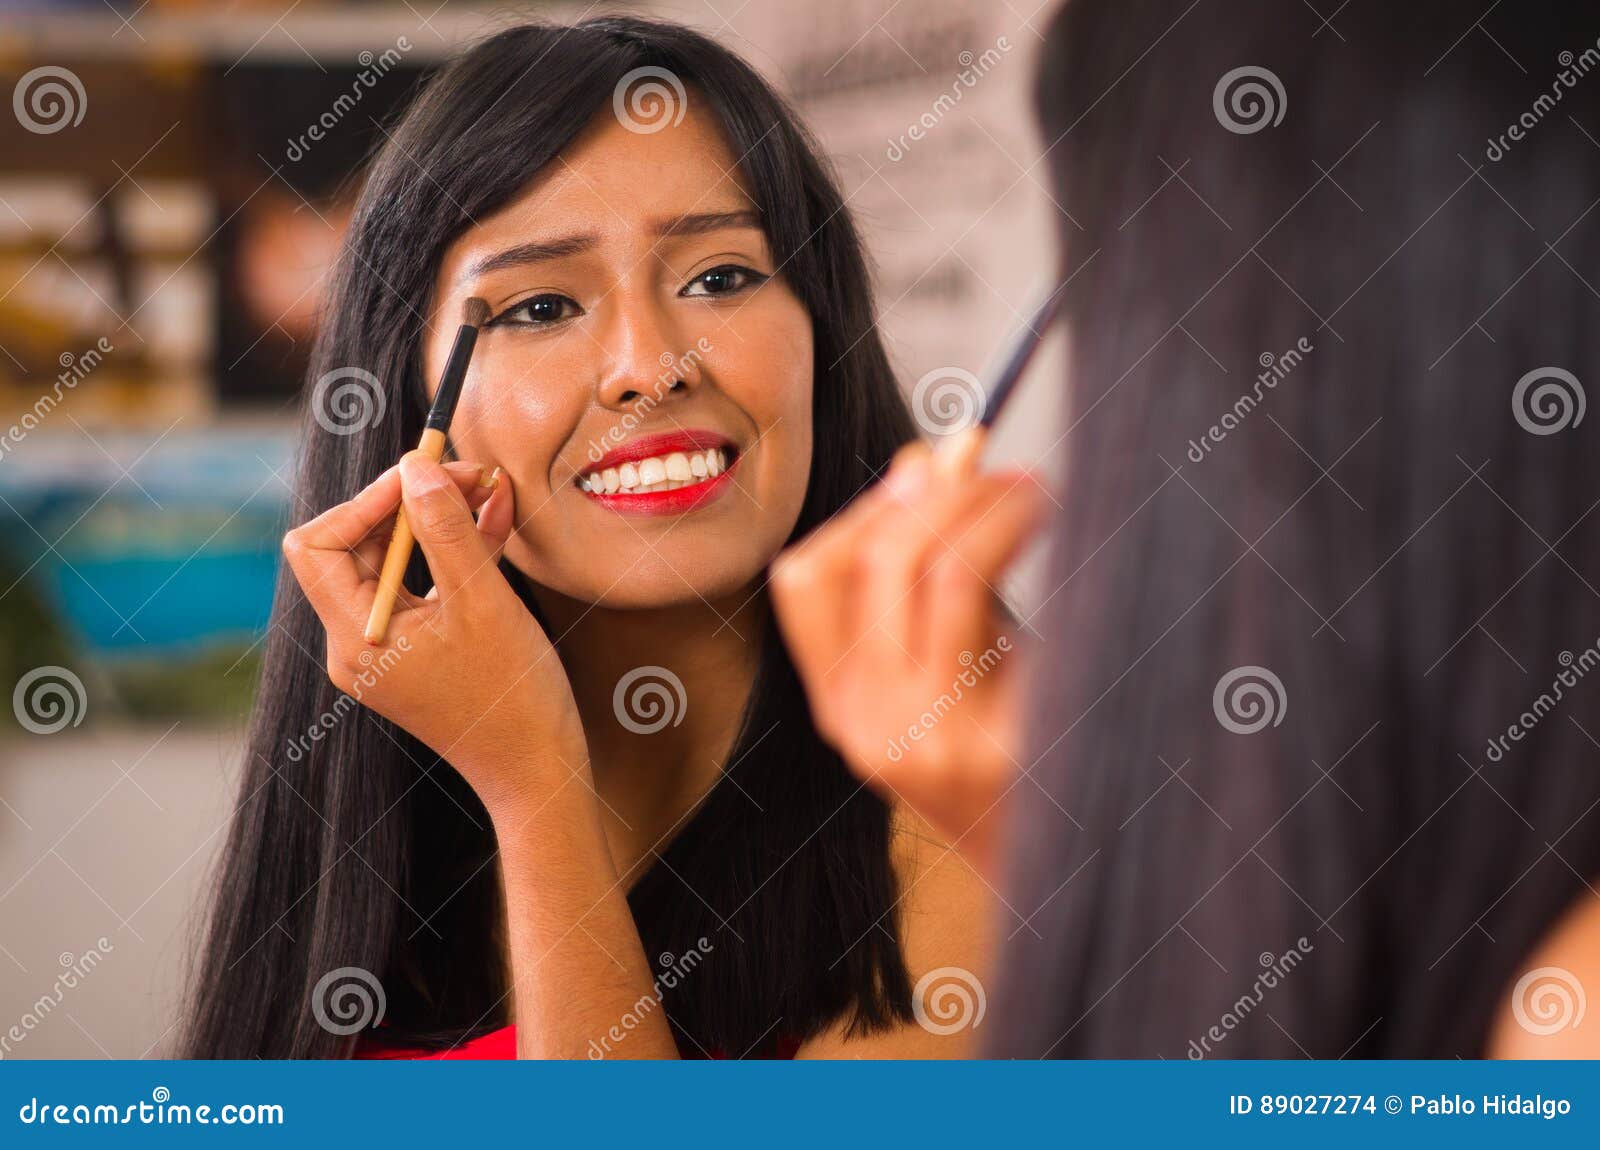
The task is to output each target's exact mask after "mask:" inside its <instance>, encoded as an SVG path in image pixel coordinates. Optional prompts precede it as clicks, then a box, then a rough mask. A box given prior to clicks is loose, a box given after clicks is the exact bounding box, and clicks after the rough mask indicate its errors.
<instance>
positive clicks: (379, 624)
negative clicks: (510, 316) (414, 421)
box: [366, 296, 489, 643]
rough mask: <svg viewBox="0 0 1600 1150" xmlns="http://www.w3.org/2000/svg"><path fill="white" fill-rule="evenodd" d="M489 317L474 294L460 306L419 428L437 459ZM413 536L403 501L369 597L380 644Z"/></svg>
mask: <svg viewBox="0 0 1600 1150" xmlns="http://www.w3.org/2000/svg"><path fill="white" fill-rule="evenodd" d="M488 318H489V305H488V304H486V303H484V302H483V300H481V299H479V298H478V297H477V296H473V297H472V298H471V299H469V300H467V302H466V304H465V305H464V306H463V307H462V309H461V327H460V328H459V329H458V330H457V331H456V341H455V343H454V344H453V345H451V348H450V358H449V360H447V361H446V362H445V365H444V374H443V375H442V376H440V377H439V390H438V392H437V393H436V394H435V395H434V397H433V406H432V407H431V408H429V409H428V420H427V422H426V423H425V424H423V427H422V438H421V440H419V441H418V443H417V450H418V451H420V452H422V453H423V454H424V455H426V456H428V458H429V459H433V460H435V461H437V460H438V459H440V458H441V457H443V455H444V446H445V435H446V434H447V433H448V432H449V430H450V417H451V416H453V415H454V414H455V412H456V401H457V400H459V399H460V398H461V385H462V383H463V381H465V380H466V378H467V365H468V364H469V363H471V362H472V348H473V346H474V345H475V344H476V343H477V342H478V329H479V328H481V327H482V326H483V325H484V322H485V321H486V320H488ZM415 542H416V537H415V536H414V535H413V534H412V533H411V525H410V524H409V523H408V522H406V508H405V504H404V503H402V504H401V505H400V510H399V511H398V512H397V513H396V514H395V519H394V535H393V536H392V537H391V538H390V539H389V550H388V551H387V552H386V553H385V554H384V557H383V570H382V571H381V572H380V573H379V575H378V593H377V594H376V595H375V596H374V597H373V599H372V613H371V614H370V615H368V616H367V630H366V637H367V642H369V643H381V642H383V637H384V635H385V634H387V633H388V630H389V616H390V615H391V614H392V613H393V612H394V601H395V598H396V596H398V595H399V594H400V585H401V579H402V578H403V576H404V575H405V573H406V566H407V565H408V564H409V563H410V562H411V549H412V547H413V546H414V545H415Z"/></svg>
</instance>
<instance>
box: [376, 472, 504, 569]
mask: <svg viewBox="0 0 1600 1150" xmlns="http://www.w3.org/2000/svg"><path fill="white" fill-rule="evenodd" d="M440 466H442V467H443V468H444V469H445V472H446V473H447V474H449V476H450V478H452V479H454V480H455V481H456V485H457V486H458V487H459V488H460V489H461V494H462V495H464V496H465V497H466V500H467V506H469V507H472V508H474V509H481V508H482V507H483V506H484V505H485V504H487V503H488V501H489V498H490V497H491V496H492V495H493V494H494V492H495V489H496V488H497V487H498V485H499V478H498V476H499V473H500V469H499V468H498V467H497V468H495V473H494V474H493V475H490V474H488V473H487V472H486V471H485V470H484V468H483V466H482V465H481V464H477V463H462V462H454V463H445V464H441V465H440ZM390 471H392V472H393V474H394V476H395V479H394V481H393V488H394V506H393V507H392V508H391V509H390V514H389V516H388V517H386V518H385V519H384V520H383V521H382V523H380V524H379V526H378V528H377V529H376V530H374V531H373V532H371V533H370V534H369V535H368V536H367V538H366V539H364V540H362V542H361V544H360V545H359V546H357V547H356V548H355V549H354V550H355V557H356V566H357V567H358V569H359V570H360V572H361V577H362V579H363V580H367V579H377V577H378V572H379V571H380V570H381V569H382V567H383V557H384V555H385V554H386V553H387V552H388V550H389V536H390V534H391V533H392V532H393V530H394V515H393V513H394V511H395V510H398V509H399V506H400V488H399V475H400V465H399V464H396V465H395V466H394V467H392V468H391V469H390ZM386 474H387V473H386Z"/></svg>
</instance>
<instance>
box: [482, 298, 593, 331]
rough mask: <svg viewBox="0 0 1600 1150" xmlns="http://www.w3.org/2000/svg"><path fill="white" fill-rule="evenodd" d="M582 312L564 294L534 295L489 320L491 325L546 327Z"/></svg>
mask: <svg viewBox="0 0 1600 1150" xmlns="http://www.w3.org/2000/svg"><path fill="white" fill-rule="evenodd" d="M582 312H583V309H582V308H580V307H579V306H578V305H577V303H576V302H575V301H574V300H571V299H569V298H567V297H566V296H564V295H555V294H547V295H536V296H534V297H533V298H531V299H525V300H523V301H522V302H521V303H519V304H514V305H512V306H511V307H509V308H507V309H506V310H505V311H503V312H501V313H500V314H499V315H497V316H495V317H494V319H492V320H490V321H489V322H490V324H491V325H499V324H507V325H509V326H513V327H517V326H521V327H548V326H549V325H551V324H554V323H559V322H561V321H562V320H564V319H571V318H572V317H573V316H576V315H581V314H582Z"/></svg>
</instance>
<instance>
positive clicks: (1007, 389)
mask: <svg viewBox="0 0 1600 1150" xmlns="http://www.w3.org/2000/svg"><path fill="white" fill-rule="evenodd" d="M1065 287H1066V285H1065V284H1060V285H1058V286H1056V288H1055V289H1054V290H1053V291H1051V292H1050V294H1049V295H1048V296H1046V297H1045V300H1044V302H1043V303H1042V304H1040V305H1039V307H1038V308H1037V309H1036V310H1035V311H1034V313H1033V316H1032V317H1031V318H1030V319H1029V320H1028V322H1027V324H1026V325H1025V326H1024V327H1023V328H1022V330H1021V331H1019V332H1018V333H1017V334H1016V335H1015V336H1014V337H1013V339H1012V345H1011V351H1010V353H1009V354H1008V355H1007V356H1006V360H1005V366H1004V367H1002V368H1001V369H1000V374H999V376H998V377H997V378H996V379H995V382H994V386H993V387H992V388H990V389H989V394H988V396H987V397H986V398H985V400H984V404H983V415H982V416H980V417H979V419H978V426H980V427H982V428H984V429H985V430H987V429H989V428H991V427H993V426H994V424H995V421H996V420H997V419H999V418H1000V412H1001V410H1002V409H1003V408H1004V407H1005V405H1006V401H1007V400H1008V399H1010V398H1011V393H1012V392H1014V391H1015V390H1016V389H1017V382H1018V381H1019V380H1020V379H1021V378H1022V373H1023V372H1024V371H1026V370H1027V367H1028V364H1029V363H1030V362H1031V361H1032V359H1033V354H1034V352H1036V351H1038V350H1039V345H1040V344H1041V343H1043V342H1044V337H1045V336H1047V335H1049V334H1050V329H1051V328H1052V327H1053V326H1055V321H1056V317H1057V316H1058V315H1059V314H1060V313H1061V301H1062V300H1063V299H1064V298H1065V297H1066V291H1065V290H1064V289H1065Z"/></svg>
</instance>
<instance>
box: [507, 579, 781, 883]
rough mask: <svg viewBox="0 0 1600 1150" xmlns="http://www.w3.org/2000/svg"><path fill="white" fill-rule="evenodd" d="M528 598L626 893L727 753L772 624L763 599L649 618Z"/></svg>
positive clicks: (658, 611)
mask: <svg viewBox="0 0 1600 1150" xmlns="http://www.w3.org/2000/svg"><path fill="white" fill-rule="evenodd" d="M535 597H536V599H537V601H538V604H539V610H540V613H541V614H542V615H543V616H544V618H545V620H546V622H547V624H548V626H549V628H550V637H551V639H552V640H553V641H554V642H555V644H556V650H557V653H558V654H559V655H560V657H561V662H562V665H563V667H565V669H566V673H567V679H568V682H570V683H571V685H572V693H573V696H574V698H575V699H576V701H577V704H578V712H579V714H580V716H581V717H582V719H583V729H584V736H585V738H586V740H587V742H588V749H589V760H590V770H591V773H592V777H593V780H594V787H595V791H596V793H597V794H598V795H599V797H600V800H601V814H602V817H603V818H604V820H605V825H606V837H607V839H608V841H609V843H610V845H611V854H612V858H613V859H614V860H615V862H616V864H617V869H618V872H619V873H620V874H621V875H622V876H623V879H624V882H626V883H629V884H631V882H632V881H633V880H634V879H636V878H637V877H638V876H639V875H640V874H642V873H643V870H644V868H645V867H647V866H648V865H649V863H650V862H651V861H652V860H653V858H654V854H653V852H654V851H656V850H664V849H665V847H666V844H667V842H668V841H669V840H670V839H671V838H672V837H673V835H674V834H676V833H677V831H678V830H679V829H680V828H681V827H682V825H683V823H684V822H685V821H687V816H688V814H689V813H690V811H691V810H692V809H693V808H694V806H695V805H696V803H697V802H698V801H699V799H700V798H701V797H703V796H704V794H705V793H706V792H707V791H708V790H709V789H710V787H711V786H712V784H713V783H715V781H716V780H717V777H718V775H719V773H720V771H721V769H722V765H723V762H724V760H725V758H726V756H727V755H728V753H729V751H730V750H731V749H732V746H733V741H734V739H735V737H736V736H737V735H738V728H739V722H740V719H741V718H742V716H743V714H744V708H745V703H746V700H747V699H748V698H749V695H750V690H751V687H752V686H753V684H754V682H755V675H756V669H757V666H758V664H759V662H760V656H761V644H762V642H763V641H764V640H765V638H766V630H767V627H768V626H769V625H770V624H769V616H768V605H767V596H766V592H765V590H764V589H763V590H760V591H757V592H753V593H752V592H749V591H741V592H739V593H738V594H736V595H734V596H730V597H728V598H727V599H725V600H720V601H707V600H704V599H700V598H695V599H691V600H690V601H688V602H687V603H682V604H676V605H673V606H670V607H661V608H652V609H647V610H616V609H611V608H606V607H601V606H596V605H595V604H592V603H582V602H579V601H577V600H574V599H569V598H567V597H565V596H562V595H559V594H556V593H554V592H551V591H549V590H548V589H545V588H538V589H536V591H535ZM573 766H574V767H575V768H576V767H577V766H578V764H576V763H574V764H573Z"/></svg>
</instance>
